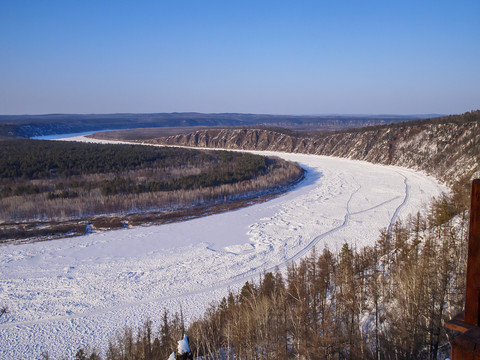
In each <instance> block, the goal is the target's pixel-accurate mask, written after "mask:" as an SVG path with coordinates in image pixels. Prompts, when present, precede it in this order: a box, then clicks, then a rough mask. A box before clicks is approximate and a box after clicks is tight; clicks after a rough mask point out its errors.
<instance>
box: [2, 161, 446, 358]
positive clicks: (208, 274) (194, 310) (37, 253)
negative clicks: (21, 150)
mask: <svg viewBox="0 0 480 360" xmlns="http://www.w3.org/2000/svg"><path fill="white" fill-rule="evenodd" d="M263 154H266V155H276V156H280V157H282V158H284V159H286V160H291V161H296V162H298V163H299V164H300V165H301V166H302V167H303V168H305V169H306V170H307V174H306V177H305V180H303V181H302V182H301V183H300V184H298V185H297V186H296V187H295V188H293V189H292V190H291V191H289V192H288V193H286V194H284V195H283V196H280V197H278V198H276V199H274V200H271V201H268V202H265V203H262V204H257V205H254V206H250V207H246V208H242V209H240V210H236V211H232V212H227V213H222V214H216V215H212V216H207V217H203V218H199V219H195V220H190V221H185V222H180V223H174V224H168V225H160V226H150V227H136V228H131V229H123V230H116V231H109V232H99V233H91V234H89V235H86V236H82V237H74V238H68V239H59V240H53V241H46V242H37V243H31V244H23V245H5V246H0V305H7V306H8V309H9V313H8V314H7V316H6V317H3V318H0V358H1V359H34V358H39V357H40V354H41V353H42V352H43V351H48V353H49V355H50V356H51V357H53V358H61V357H63V356H68V357H72V356H73V355H74V354H75V352H76V351H77V349H78V348H79V347H81V346H87V347H89V348H94V347H95V348H97V349H102V348H103V347H104V346H106V345H107V342H108V339H109V338H111V337H112V336H113V335H114V333H115V330H117V329H121V328H123V327H124V326H125V325H130V326H134V327H137V326H138V325H141V323H142V322H143V321H144V320H145V319H146V318H147V317H148V318H150V319H151V320H153V321H154V326H158V325H159V323H160V319H161V316H162V313H163V311H164V309H165V308H166V309H168V310H169V311H170V312H171V313H174V312H176V311H179V310H180V306H181V307H182V309H183V312H184V314H185V317H186V319H187V320H191V319H194V318H195V317H199V316H201V315H202V314H203V312H204V310H205V309H206V307H208V305H209V304H210V303H211V302H212V301H214V300H220V299H221V298H222V297H223V296H225V295H226V294H227V292H228V290H229V289H237V288H239V287H240V286H241V285H242V284H243V283H244V282H245V281H247V280H251V279H254V280H258V278H259V274H261V273H262V272H263V271H269V270H273V269H274V268H275V267H276V266H279V267H280V268H282V267H283V266H285V265H286V264H287V263H288V262H290V261H293V260H296V259H298V258H300V257H302V256H304V255H306V254H308V253H309V252H310V250H311V249H312V248H313V247H314V246H316V248H317V249H318V250H322V249H323V248H324V247H328V248H330V249H331V250H332V251H337V250H339V249H340V248H341V247H342V245H343V244H344V243H345V242H347V243H349V244H352V245H356V246H357V248H359V247H362V246H365V245H370V244H373V243H374V242H375V240H376V239H378V235H379V230H380V229H381V228H386V227H387V228H388V227H389V226H390V224H392V223H393V222H394V221H396V220H397V219H405V218H406V217H407V215H408V214H413V213H416V212H417V211H419V210H420V211H421V210H422V209H424V208H425V206H426V205H427V204H428V203H429V201H430V199H431V197H432V196H438V195H439V194H440V193H441V192H442V191H445V190H446V189H445V188H444V187H443V186H441V185H440V184H438V183H437V182H436V181H435V179H433V178H431V177H428V176H425V175H423V174H420V173H416V172H414V171H410V170H407V169H404V168H399V167H386V166H379V165H372V164H369V163H365V162H359V161H351V160H345V159H338V158H329V157H321V156H314V155H300V154H287V153H275V154H273V153H263Z"/></svg>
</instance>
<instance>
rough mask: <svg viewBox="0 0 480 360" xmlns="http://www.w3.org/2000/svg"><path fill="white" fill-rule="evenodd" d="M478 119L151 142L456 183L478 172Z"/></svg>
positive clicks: (209, 133) (210, 134) (211, 133)
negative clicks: (399, 171)
mask: <svg viewBox="0 0 480 360" xmlns="http://www.w3.org/2000/svg"><path fill="white" fill-rule="evenodd" d="M476 115H478V117H479V119H478V120H475V121H464V122H455V121H452V122H428V121H427V122H421V123H417V124H414V125H412V124H408V123H405V124H401V125H396V126H384V127H377V128H372V129H359V130H352V131H346V132H342V133H330V134H324V135H321V136H302V135H296V134H295V135H291V134H285V133H282V132H277V131H273V130H266V129H220V130H218V129H216V130H200V131H196V132H193V133H189V134H183V135H176V136H168V137H163V138H159V139H155V140H152V142H154V143H157V144H165V145H181V146H192V147H208V148H223V149H244V150H269V151H283V152H295V153H305V154H316V155H326V156H337V157H343V158H349V159H356V160H365V161H369V162H372V163H378V164H384V165H398V166H404V167H409V168H412V169H415V170H420V171H425V172H427V173H429V174H431V175H433V176H435V177H436V178H437V179H439V180H442V181H445V182H446V183H449V184H451V183H452V182H453V181H455V180H456V179H458V178H460V177H463V176H468V177H471V176H472V175H473V174H474V173H475V172H476V171H478V170H479V162H480V125H479V122H480V112H477V113H476Z"/></svg>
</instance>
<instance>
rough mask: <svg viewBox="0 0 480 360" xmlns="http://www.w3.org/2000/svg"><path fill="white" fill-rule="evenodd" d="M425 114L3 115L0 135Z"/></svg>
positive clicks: (351, 123)
mask: <svg viewBox="0 0 480 360" xmlns="http://www.w3.org/2000/svg"><path fill="white" fill-rule="evenodd" d="M422 118H425V116H424V115H408V116H403V115H318V116H317V115H268V114H237V113H219V114H202V113H157V114H85V115H81V114H49V115H0V136H7V137H26V138H30V137H34V136H42V135H55V134H66V133H79V132H87V131H101V130H105V129H112V130H113V129H134V128H151V127H186V126H203V127H206V126H210V127H211V126H222V127H225V126H249V127H251V126H259V125H264V126H279V127H283V128H289V129H310V130H324V131H331V130H339V129H348V128H358V127H362V126H371V125H379V124H390V123H395V122H400V121H408V120H415V119H422Z"/></svg>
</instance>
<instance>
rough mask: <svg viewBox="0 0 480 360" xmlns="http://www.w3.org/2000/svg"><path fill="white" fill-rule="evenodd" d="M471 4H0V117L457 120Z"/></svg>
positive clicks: (475, 43) (465, 85)
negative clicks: (231, 115)
mask: <svg viewBox="0 0 480 360" xmlns="http://www.w3.org/2000/svg"><path fill="white" fill-rule="evenodd" d="M479 19H480V1H479V0H471V1H462V0H451V1H444V0H414V1H410V0H402V1H397V0H382V1H368V0H355V1H353V0H352V1H341V0H324V1H323V0H316V1H302V0H295V1H294V0H290V1H283V0H275V1H262V0H254V1H248V0H238V1H236V0H223V1H208V0H203V1H201V0H197V1H188V0H170V1H160V0H159V1H141V0H138V1H133V0H132V1H121V0H116V1H101V0H96V1H88V0H82V1H74V0H58V1H49V0H41V1H39V0H32V1H25V0H1V1H0V114H44V113H114V112H174V111H178V112H183V111H198V112H242V113H271V114H331V113H341V114H354V113H355V114H382V113H383V114H385V113H389V114H414V113H415V114H419V113H422V114H425V113H448V114H452V113H462V112H465V111H469V110H474V109H479V108H480V22H479Z"/></svg>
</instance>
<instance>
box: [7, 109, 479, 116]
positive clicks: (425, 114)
mask: <svg viewBox="0 0 480 360" xmlns="http://www.w3.org/2000/svg"><path fill="white" fill-rule="evenodd" d="M469 111H475V110H469ZM469 111H465V112H463V113H466V112H469ZM463 113H459V114H463ZM159 114H200V115H262V116H285V117H288V116H306V117H309V116H311V117H324V116H345V117H346V116H352V117H362V116H375V117H378V116H394V117H413V116H415V117H440V116H448V115H459V114H456V113H452V114H444V113H409V114H395V113H319V114H281V113H252V112H199V111H171V112H105V113H103V112H99V113H94V112H92V113H73V112H72V113H68V112H58V113H37V114H32V113H30V114H26V113H22V114H0V116H2V117H4V116H60V115H70V116H74V115H78V116H95V115H159Z"/></svg>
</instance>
